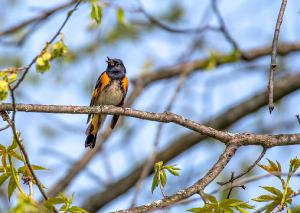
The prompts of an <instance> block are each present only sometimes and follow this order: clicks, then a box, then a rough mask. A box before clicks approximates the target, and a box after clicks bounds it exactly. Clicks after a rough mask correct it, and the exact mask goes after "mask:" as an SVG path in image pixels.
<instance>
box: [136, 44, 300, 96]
mask: <svg viewBox="0 0 300 213" xmlns="http://www.w3.org/2000/svg"><path fill="white" fill-rule="evenodd" d="M271 51H272V49H271V46H266V47H260V48H253V49H250V50H247V51H243V53H244V54H245V55H247V57H246V58H243V57H242V56H241V55H236V58H235V60H228V58H231V59H232V54H231V53H228V54H219V55H217V56H216V67H218V66H221V65H225V64H231V63H237V62H243V61H244V62H251V61H254V60H256V59H259V58H261V57H264V56H267V55H269V54H270V53H271ZM298 51H300V42H295V43H281V44H279V45H278V49H277V54H278V55H281V56H285V55H287V54H290V53H293V52H298ZM226 59H227V60H226ZM209 61H210V58H205V59H198V60H194V61H192V62H186V63H181V64H176V65H174V66H171V67H166V68H161V69H158V70H155V71H154V72H151V73H146V74H142V75H141V76H139V77H138V78H136V79H134V80H133V81H132V82H133V83H135V84H139V86H140V87H141V88H143V87H145V86H148V85H149V84H151V83H152V82H154V81H159V80H164V79H169V78H173V77H177V76H179V75H180V74H181V73H182V70H184V69H185V68H186V69H191V70H192V71H193V72H196V71H203V69H206V68H207V64H208V63H209ZM193 72H191V73H193ZM138 92H139V91H138V90H137V91H136V93H137V94H139V93H138ZM136 96H137V95H135V97H136Z"/></svg>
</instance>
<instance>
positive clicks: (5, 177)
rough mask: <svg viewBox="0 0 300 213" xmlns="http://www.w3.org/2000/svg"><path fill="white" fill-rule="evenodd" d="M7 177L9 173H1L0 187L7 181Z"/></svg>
mask: <svg viewBox="0 0 300 213" xmlns="http://www.w3.org/2000/svg"><path fill="white" fill-rule="evenodd" d="M9 176H10V172H6V173H3V174H2V175H1V176H0V186H1V185H2V184H3V183H4V182H5V181H6V180H7V178H9Z"/></svg>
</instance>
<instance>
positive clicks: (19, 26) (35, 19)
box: [0, 1, 76, 37]
mask: <svg viewBox="0 0 300 213" xmlns="http://www.w3.org/2000/svg"><path fill="white" fill-rule="evenodd" d="M75 2H76V1H70V2H67V3H65V4H62V5H59V6H57V7H55V8H52V9H50V10H46V11H44V12H43V13H42V14H40V15H38V16H35V17H32V18H30V19H28V20H26V21H23V22H21V23H19V24H17V25H15V26H12V27H9V28H7V29H5V30H3V31H0V37H1V36H5V35H8V34H11V33H15V32H17V31H19V30H21V29H23V28H24V27H27V26H28V25H31V24H33V23H37V22H40V21H43V20H45V19H47V18H48V17H49V16H51V15H53V14H54V13H56V12H58V11H60V10H63V9H65V8H67V7H69V6H71V5H73V4H74V3H75Z"/></svg>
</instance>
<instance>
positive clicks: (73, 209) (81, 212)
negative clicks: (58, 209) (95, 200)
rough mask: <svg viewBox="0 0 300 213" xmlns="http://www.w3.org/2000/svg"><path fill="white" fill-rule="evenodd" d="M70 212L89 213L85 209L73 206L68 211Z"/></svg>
mask: <svg viewBox="0 0 300 213" xmlns="http://www.w3.org/2000/svg"><path fill="white" fill-rule="evenodd" d="M68 211H69V212H71V213H89V212H88V211H86V210H85V209H82V208H79V207H78V206H72V207H71V208H69V209H68Z"/></svg>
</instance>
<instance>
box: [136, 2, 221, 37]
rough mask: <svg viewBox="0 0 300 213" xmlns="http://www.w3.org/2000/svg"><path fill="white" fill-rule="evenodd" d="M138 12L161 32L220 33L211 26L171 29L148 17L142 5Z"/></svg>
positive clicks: (218, 29)
mask: <svg viewBox="0 0 300 213" xmlns="http://www.w3.org/2000/svg"><path fill="white" fill-rule="evenodd" d="M138 11H139V12H141V13H142V14H143V15H144V16H146V18H147V19H148V20H149V21H150V22H151V23H152V24H155V25H157V26H158V27H160V28H161V29H163V30H166V31H168V32H171V33H183V34H185V33H195V34H200V33H204V32H205V31H208V30H210V31H220V28H218V27H213V26H203V27H199V28H185V29H177V28H174V27H171V26H169V25H167V24H165V23H162V22H161V21H159V20H158V19H156V18H154V17H153V16H152V15H150V14H149V13H148V12H147V11H146V10H145V9H144V7H143V6H142V5H140V6H139V8H138Z"/></svg>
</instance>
